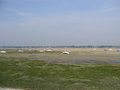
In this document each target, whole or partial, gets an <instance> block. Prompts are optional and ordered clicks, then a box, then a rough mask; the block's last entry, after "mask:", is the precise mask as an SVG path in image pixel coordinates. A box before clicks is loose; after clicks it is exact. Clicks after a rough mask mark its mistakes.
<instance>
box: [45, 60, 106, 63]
mask: <svg viewBox="0 0 120 90" xmlns="http://www.w3.org/2000/svg"><path fill="white" fill-rule="evenodd" d="M47 62H48V63H82V62H83V63H106V62H105V61H96V60H47Z"/></svg>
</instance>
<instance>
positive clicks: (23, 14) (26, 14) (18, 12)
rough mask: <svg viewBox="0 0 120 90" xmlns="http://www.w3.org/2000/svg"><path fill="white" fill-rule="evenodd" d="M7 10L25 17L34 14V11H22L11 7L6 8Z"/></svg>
mask: <svg viewBox="0 0 120 90" xmlns="http://www.w3.org/2000/svg"><path fill="white" fill-rule="evenodd" d="M5 10H8V11H11V12H13V13H15V14H17V15H19V16H23V17H31V16H34V14H33V13H28V12H21V11H17V10H14V9H10V8H5Z"/></svg>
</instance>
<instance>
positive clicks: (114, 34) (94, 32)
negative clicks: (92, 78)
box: [0, 0, 120, 46]
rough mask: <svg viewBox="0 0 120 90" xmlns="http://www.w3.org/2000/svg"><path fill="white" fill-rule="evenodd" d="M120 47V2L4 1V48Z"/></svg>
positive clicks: (0, 34)
mask: <svg viewBox="0 0 120 90" xmlns="http://www.w3.org/2000/svg"><path fill="white" fill-rule="evenodd" d="M3 42H4V43H5V45H6V46H61V45H66V46H67V45H68V46H70V45H76V46H83V45H93V46H98V45H114V46H120V0H0V46H2V45H3Z"/></svg>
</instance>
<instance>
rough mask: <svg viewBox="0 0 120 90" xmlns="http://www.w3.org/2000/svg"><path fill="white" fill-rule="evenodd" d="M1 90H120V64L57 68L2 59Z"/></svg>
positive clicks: (42, 63) (70, 65)
mask: <svg viewBox="0 0 120 90" xmlns="http://www.w3.org/2000/svg"><path fill="white" fill-rule="evenodd" d="M0 87H11V88H21V89H25V90H120V64H110V63H69V64H53V63H46V62H44V61H40V60H29V59H25V58H10V57H9V58H7V57H0Z"/></svg>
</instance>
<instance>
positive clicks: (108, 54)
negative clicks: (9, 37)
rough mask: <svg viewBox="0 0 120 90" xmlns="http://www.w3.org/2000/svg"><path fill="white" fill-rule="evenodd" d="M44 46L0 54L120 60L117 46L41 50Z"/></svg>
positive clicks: (24, 56) (22, 56)
mask: <svg viewBox="0 0 120 90" xmlns="http://www.w3.org/2000/svg"><path fill="white" fill-rule="evenodd" d="M42 49H43V48H37V49H35V50H37V51H33V50H32V49H31V51H28V48H25V49H23V50H24V52H21V53H19V52H17V51H15V50H8V52H7V53H5V54H0V56H6V57H18V58H29V59H38V60H102V61H104V60H119V59H120V52H118V51H116V50H117V48H113V49H107V51H104V48H95V49H94V48H67V49H65V48H53V51H45V52H42V53H41V52H39V51H40V50H42ZM64 50H66V51H70V54H63V53H62V52H63V51H64Z"/></svg>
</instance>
